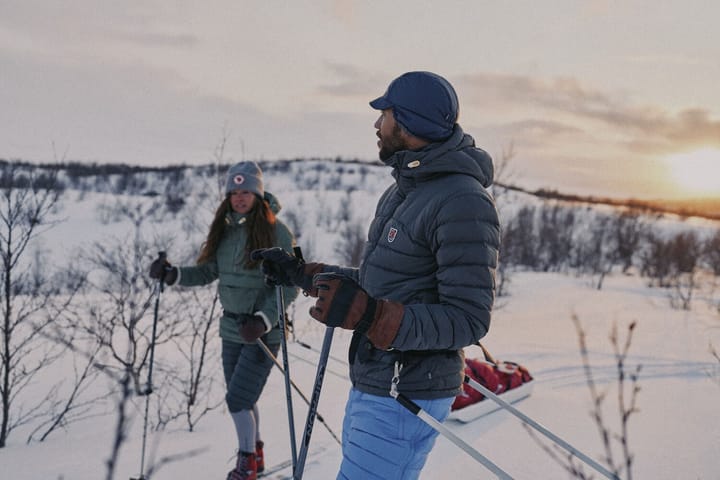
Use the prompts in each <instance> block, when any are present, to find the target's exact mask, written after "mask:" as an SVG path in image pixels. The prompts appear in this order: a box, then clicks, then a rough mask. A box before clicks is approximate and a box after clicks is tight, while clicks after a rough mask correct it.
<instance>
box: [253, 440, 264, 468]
mask: <svg viewBox="0 0 720 480" xmlns="http://www.w3.org/2000/svg"><path fill="white" fill-rule="evenodd" d="M264 446H265V442H263V441H262V440H258V441H257V442H255V463H256V464H257V473H261V472H263V471H264V470H265V455H264V454H263V447H264Z"/></svg>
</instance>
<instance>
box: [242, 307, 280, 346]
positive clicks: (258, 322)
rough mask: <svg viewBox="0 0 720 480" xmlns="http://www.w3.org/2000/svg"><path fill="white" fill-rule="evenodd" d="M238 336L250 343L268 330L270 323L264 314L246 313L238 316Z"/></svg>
mask: <svg viewBox="0 0 720 480" xmlns="http://www.w3.org/2000/svg"><path fill="white" fill-rule="evenodd" d="M238 326H239V329H240V336H241V337H242V339H243V340H245V341H246V342H249V343H252V342H254V341H255V340H257V339H258V338H260V337H262V336H263V335H265V334H266V333H267V332H269V331H270V329H271V328H272V325H270V322H269V321H268V320H267V317H265V316H264V315H258V314H255V315H252V314H249V313H246V314H244V315H241V316H240V318H238Z"/></svg>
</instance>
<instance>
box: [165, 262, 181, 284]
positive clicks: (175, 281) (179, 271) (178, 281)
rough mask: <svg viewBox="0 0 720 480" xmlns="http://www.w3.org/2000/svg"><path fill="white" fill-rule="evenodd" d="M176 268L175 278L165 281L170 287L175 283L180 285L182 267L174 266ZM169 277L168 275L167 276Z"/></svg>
mask: <svg viewBox="0 0 720 480" xmlns="http://www.w3.org/2000/svg"><path fill="white" fill-rule="evenodd" d="M174 268H175V272H176V273H175V278H173V281H172V282H168V281H166V282H165V285H166V286H168V287H172V286H173V285H179V284H180V278H181V277H182V269H181V268H180V267H174ZM166 278H167V277H166Z"/></svg>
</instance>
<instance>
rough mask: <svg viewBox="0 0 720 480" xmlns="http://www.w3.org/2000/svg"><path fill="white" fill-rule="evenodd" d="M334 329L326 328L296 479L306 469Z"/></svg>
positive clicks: (295, 472)
mask: <svg viewBox="0 0 720 480" xmlns="http://www.w3.org/2000/svg"><path fill="white" fill-rule="evenodd" d="M334 331H335V329H334V328H333V327H326V328H325V337H324V338H323V343H322V349H321V350H320V359H319V360H318V367H317V373H316V374H315V385H314V386H313V392H312V397H311V399H310V406H309V408H308V413H307V419H306V421H305V432H304V434H303V439H302V443H301V445H300V454H299V456H298V462H297V465H296V466H295V468H294V469H293V479H294V480H300V479H302V476H303V470H304V469H305V460H306V459H307V454H308V448H309V447H310V436H311V435H312V429H313V422H314V421H315V416H316V415H317V406H318V403H319V402H320V390H321V389H322V383H323V378H324V377H325V367H326V366H327V361H328V357H329V356H330V346H331V345H332V338H333V333H334Z"/></svg>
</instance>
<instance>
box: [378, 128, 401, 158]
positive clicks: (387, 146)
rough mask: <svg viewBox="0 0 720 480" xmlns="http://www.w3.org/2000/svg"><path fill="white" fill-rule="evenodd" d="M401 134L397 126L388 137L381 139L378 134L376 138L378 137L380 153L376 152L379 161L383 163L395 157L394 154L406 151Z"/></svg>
mask: <svg viewBox="0 0 720 480" xmlns="http://www.w3.org/2000/svg"><path fill="white" fill-rule="evenodd" d="M401 133H402V131H401V130H400V127H399V126H398V125H395V128H393V131H392V133H391V134H390V135H389V136H385V137H382V136H380V134H379V133H378V137H380V152H378V156H379V157H380V160H382V161H383V162H384V161H386V160H387V159H389V158H390V157H392V156H393V155H395V153H396V152H399V151H400V150H407V149H408V147H407V144H406V143H405V140H404V139H403V138H402V135H401Z"/></svg>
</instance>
